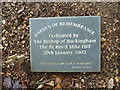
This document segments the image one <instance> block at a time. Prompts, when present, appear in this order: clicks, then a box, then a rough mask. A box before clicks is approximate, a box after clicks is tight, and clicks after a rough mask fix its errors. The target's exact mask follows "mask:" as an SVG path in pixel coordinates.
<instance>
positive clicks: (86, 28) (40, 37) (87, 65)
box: [30, 16, 101, 72]
mask: <svg viewBox="0 0 120 90" xmlns="http://www.w3.org/2000/svg"><path fill="white" fill-rule="evenodd" d="M30 60H31V71H33V72H99V71H100V69H101V56H100V17H99V16H78V17H48V18H30Z"/></svg>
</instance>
